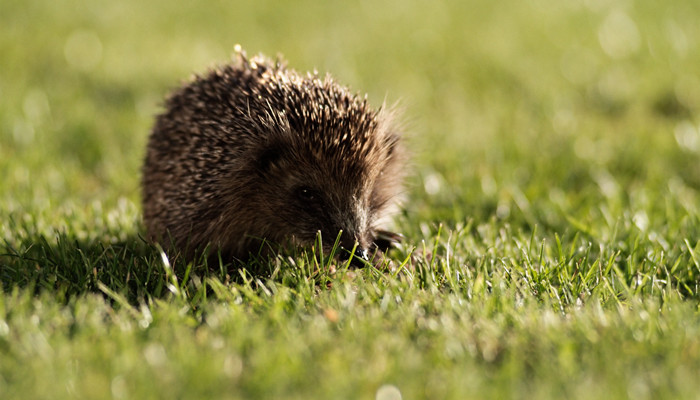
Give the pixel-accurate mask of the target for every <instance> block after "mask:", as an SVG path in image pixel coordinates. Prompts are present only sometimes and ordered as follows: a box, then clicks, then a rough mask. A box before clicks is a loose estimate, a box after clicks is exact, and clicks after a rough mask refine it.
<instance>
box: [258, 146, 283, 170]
mask: <svg viewBox="0 0 700 400" xmlns="http://www.w3.org/2000/svg"><path fill="white" fill-rule="evenodd" d="M282 153H283V148H282V147H281V146H278V145H276V144H272V145H266V146H265V147H263V148H262V149H260V150H259V151H258V153H257V155H256V158H255V168H256V169H257V170H258V171H259V172H261V173H263V174H266V173H268V172H270V170H271V169H272V168H273V167H274V166H275V165H276V164H277V163H278V162H279V160H280V159H281V158H282Z"/></svg>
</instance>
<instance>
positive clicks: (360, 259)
mask: <svg viewBox="0 0 700 400" xmlns="http://www.w3.org/2000/svg"><path fill="white" fill-rule="evenodd" d="M350 257H352V259H351V260H350V265H352V266H353V267H356V268H361V267H364V266H365V264H366V263H367V262H369V252H368V251H367V249H363V248H361V247H359V246H358V247H357V248H355V252H354V253H353V252H352V249H350V250H348V249H346V248H342V249H341V252H340V259H341V260H342V261H347V260H348V259H349V258H350Z"/></svg>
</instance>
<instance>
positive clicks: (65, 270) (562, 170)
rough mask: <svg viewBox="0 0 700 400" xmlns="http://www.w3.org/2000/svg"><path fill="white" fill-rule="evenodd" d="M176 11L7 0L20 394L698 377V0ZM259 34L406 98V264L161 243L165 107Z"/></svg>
mask: <svg viewBox="0 0 700 400" xmlns="http://www.w3.org/2000/svg"><path fill="white" fill-rule="evenodd" d="M173 4H175V3H173V2H167V1H162V0H156V1H150V2H143V1H141V2H137V1H133V0H128V1H119V2H105V1H92V2H88V1H83V2H81V1H77V0H76V1H65V2H51V1H46V0H36V1H34V0H30V1H24V0H22V1H20V0H3V1H2V3H0V178H1V179H0V398H2V399H31V398H47V399H48V398H50V399H74V398H90V399H93V398H116V399H141V398H188V399H190V398H224V399H228V398H230V399H239V398H286V399H308V398H319V399H335V398H347V399H360V398H363V399H372V398H376V399H382V400H387V399H399V398H403V399H421V398H425V399H470V398H474V399H484V398H523V399H532V398H536V399H546V398H552V399H560V398H576V399H589V398H590V399H599V398H634V399H645V398H649V399H652V398H654V399H656V398H698V393H700V380H698V373H700V313H699V308H698V306H699V304H700V302H699V301H700V287H699V285H700V69H699V68H698V67H699V66H700V25H698V24H697V21H698V18H700V3H698V2H697V1H693V0H672V1H666V2H654V1H651V0H641V1H637V2H625V1H619V2H613V1H601V0H582V1H574V0H567V1H560V2H547V1H542V0H533V1H527V2H523V1H517V0H505V1H500V2H491V1H487V0H470V1H467V2H457V1H454V2H431V3H427V2H421V1H413V0H411V1H378V2H368V1H363V2H359V3H357V4H351V3H350V2H345V3H342V2H312V1H300V2H295V3H281V2H273V1H258V2H235V3H234V2H219V1H216V2H207V3H204V2H200V3H195V2H185V4H178V5H173ZM236 44H241V45H242V46H243V48H244V49H245V50H247V52H248V53H249V54H256V53H258V52H262V53H265V54H268V55H272V56H274V55H275V54H277V53H282V54H284V56H285V58H286V59H287V60H288V62H289V65H290V66H292V67H293V68H295V69H297V70H300V71H306V70H313V69H317V70H318V71H320V72H322V73H325V72H326V71H328V72H331V73H332V74H333V75H334V76H335V77H336V78H337V79H338V80H339V81H340V82H342V83H344V84H347V85H349V86H351V87H352V88H353V90H356V91H358V92H361V93H365V92H366V93H367V94H368V98H369V101H370V102H371V103H372V104H374V105H380V104H382V102H384V101H386V102H387V103H390V104H393V103H396V102H397V103H398V104H399V106H400V108H401V109H402V121H403V123H404V126H405V129H406V134H405V137H406V143H407V146H408V148H409V149H410V150H411V153H412V160H411V165H410V168H409V169H410V173H409V179H408V182H407V186H406V200H405V202H404V204H403V208H402V212H401V213H399V214H398V215H396V217H395V219H394V224H395V228H396V229H397V230H398V231H400V232H401V233H403V234H404V236H405V241H404V242H403V243H402V245H401V246H399V247H398V248H396V249H394V250H392V252H391V253H390V254H389V258H390V265H389V266H388V267H387V268H378V269H377V268H375V269H372V268H366V269H347V268H345V267H344V265H335V262H334V261H333V260H328V259H324V258H322V257H320V256H319V255H318V254H313V253H311V252H308V253H301V254H298V255H296V256H294V257H287V256H280V257H278V258H277V259H273V260H269V261H264V262H263V261H260V262H257V263H255V265H251V266H250V268H249V270H248V272H246V270H238V269H226V268H223V267H221V266H218V265H210V264H207V263H206V262H205V261H198V262H193V263H184V262H183V261H181V260H177V259H173V260H169V259H168V258H167V257H163V254H162V253H161V252H160V250H159V249H158V248H157V247H155V246H152V245H150V244H148V243H146V242H145V241H144V240H143V239H142V237H143V235H144V230H143V225H142V223H141V220H140V213H141V211H140V209H141V207H140V203H139V202H140V200H139V199H140V194H139V190H140V189H139V179H140V166H141V162H142V159H143V156H144V149H145V143H146V139H147V137H148V132H149V129H150V126H151V124H152V121H153V117H154V115H155V114H156V113H158V112H159V110H160V104H161V101H162V99H163V97H164V96H165V95H166V94H167V93H168V91H169V90H171V89H172V88H174V87H176V86H177V85H178V84H179V82H182V81H184V80H185V79H187V78H188V77H189V76H190V74H191V73H193V72H202V71H205V70H206V69H207V68H209V67H211V66H213V65H215V64H217V63H222V62H226V60H229V59H230V57H231V55H232V54H233V49H234V45H236ZM332 267H333V268H332ZM250 271H253V272H250Z"/></svg>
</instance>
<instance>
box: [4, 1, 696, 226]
mask: <svg viewBox="0 0 700 400" xmlns="http://www.w3.org/2000/svg"><path fill="white" fill-rule="evenodd" d="M0 7H2V9H1V10H2V12H1V13H0V18H1V20H0V22H1V25H2V27H1V28H0V29H2V35H1V36H0V40H1V41H0V51H1V52H2V54H3V57H2V59H1V60H0V67H1V68H2V71H3V72H2V74H1V76H0V95H1V96H0V102H1V103H0V127H1V128H0V134H1V136H0V146H1V147H0V156H1V159H2V161H0V168H1V170H2V171H3V177H4V179H3V182H2V183H0V185H1V186H0V188H2V193H3V203H4V204H9V207H10V208H12V209H26V208H27V207H30V208H31V207H35V206H36V207H43V206H42V205H41V204H43V203H45V202H47V201H49V202H51V205H50V207H48V208H51V209H54V210H55V209H56V207H57V206H60V205H61V204H63V203H64V202H76V204H79V205H80V204H87V203H90V202H92V201H93V200H98V201H100V202H106V204H113V203H114V202H115V201H116V199H118V198H120V197H124V198H126V199H128V200H129V201H131V202H136V201H137V199H138V191H139V190H138V179H139V178H138V177H139V168H140V163H141V159H142V157H143V149H144V143H145V140H146V137H147V134H148V130H149V128H150V124H151V122H152V119H153V115H154V114H155V113H156V112H158V110H159V104H160V102H161V100H162V98H163V97H164V95H165V94H166V93H167V92H168V90H169V89H171V88H173V87H175V86H177V85H178V83H179V82H181V81H183V80H184V79H186V78H187V77H188V76H189V75H190V74H191V73H192V72H202V71H204V70H205V69H206V68H208V67H210V66H212V65H214V64H216V63H220V62H225V61H226V60H228V59H229V57H230V55H231V53H232V50H233V46H234V44H236V43H240V44H241V45H242V46H243V47H244V49H246V50H247V51H248V52H249V53H251V54H256V53H258V52H263V53H265V54H268V55H275V54H278V53H282V54H284V56H285V57H286V58H287V59H288V61H289V63H290V65H291V66H292V67H294V68H296V69H299V70H302V71H304V70H311V69H314V68H316V69H318V70H319V71H321V72H325V71H332V73H333V74H334V75H335V76H336V77H337V78H338V79H339V80H340V81H341V82H343V83H346V84H348V85H350V86H351V87H352V88H353V89H355V90H357V91H366V92H368V93H369V95H370V99H371V101H372V102H373V103H375V104H381V102H382V101H383V100H385V99H386V101H387V102H389V103H394V102H396V101H399V102H400V104H401V105H402V106H403V107H404V110H405V112H404V114H405V118H404V119H405V121H406V123H407V131H408V134H409V135H410V139H409V140H410V146H411V148H412V149H413V150H414V153H415V166H416V170H417V176H418V178H417V179H416V180H414V181H413V186H411V193H412V196H413V198H414V202H413V203H412V204H411V203H409V204H411V206H410V207H412V208H413V210H412V211H414V212H417V213H418V215H419V216H420V217H421V219H425V218H430V219H433V220H455V221H458V220H462V219H464V218H465V217H467V216H470V215H475V216H477V217H478V218H488V217H489V216H490V215H492V214H493V212H494V211H495V208H498V206H499V205H500V206H501V215H505V214H504V213H508V212H509V208H512V207H511V205H512V203H513V201H512V200H513V198H514V197H517V196H518V194H517V193H511V192H518V191H521V192H523V194H524V195H525V197H526V198H532V199H533V200H535V199H538V198H540V199H541V198H548V197H550V196H554V197H555V198H559V197H563V200H561V201H564V202H565V204H563V206H564V207H567V208H568V211H571V212H574V213H575V212H576V207H577V204H569V203H567V202H566V201H567V200H568V199H569V198H570V197H571V196H568V193H569V191H572V190H580V189H581V188H586V187H589V186H590V185H593V186H595V185H596V184H602V186H604V187H607V188H608V189H610V188H613V189H610V190H607V191H603V192H605V193H602V195H603V196H605V195H606V193H608V194H610V193H612V192H611V190H612V191H614V188H615V187H616V186H614V184H615V183H618V184H619V185H618V186H617V187H618V188H620V189H622V191H626V190H627V189H629V188H630V185H633V184H634V182H635V181H640V180H643V181H644V184H645V185H646V184H647V183H650V184H653V185H659V187H664V185H665V182H666V181H667V180H668V178H671V177H669V176H668V172H669V171H674V172H676V173H677V174H678V176H675V178H678V179H679V182H680V183H682V184H684V185H689V186H690V187H692V188H697V187H698V185H700V173H699V172H698V168H696V161H697V156H696V155H697V150H698V147H699V146H700V144H698V139H697V136H698V125H697V121H696V120H695V119H694V116H695V115H696V114H697V110H698V108H699V107H700V78H699V77H698V74H697V72H696V71H697V68H696V67H697V65H700V64H699V63H700V59H699V58H700V52H699V51H698V43H697V42H698V37H700V32H698V30H699V29H700V28H698V26H697V24H695V20H696V17H697V16H698V15H700V11H699V8H700V6H699V5H698V4H696V3H694V2H692V1H675V2H669V3H664V4H663V5H661V4H658V3H656V2H651V1H642V2H624V1H622V2H607V1H595V0H590V1H565V2H557V4H551V3H550V2H545V1H531V2H516V1H512V2H506V3H498V4H496V3H492V2H487V1H469V2H446V3H443V2H441V3H436V4H430V5H427V4H425V3H423V2H391V1H385V2H359V3H354V4H353V3H340V2H324V3H318V2H300V3H297V4H295V5H294V6H291V5H290V6H286V7H285V6H281V5H279V4H278V3H277V2H265V1H262V2H255V3H247V2H240V3H229V2H210V3H207V4H206V5H205V4H202V3H198V2H184V3H182V4H178V5H171V4H169V3H167V2H158V1H156V2H148V3H144V4H141V3H129V2H119V3H112V2H73V3H70V5H68V4H65V3H61V4H58V3H56V4H54V3H50V2H41V1H28V2H27V1H13V0H8V1H4V2H3V5H2V6H0ZM669 153H672V154H673V156H670V157H669V156H668V154H669ZM639 154H644V156H643V157H638V156H637V155H639ZM669 163H671V164H673V165H668V164H669ZM611 180H612V181H613V182H612V183H610V182H608V183H610V184H609V185H607V186H606V184H605V183H604V182H602V181H606V182H607V181H611ZM532 181H536V182H535V184H531V183H532ZM426 184H427V186H426V187H427V188H428V190H429V192H430V193H429V194H430V195H431V198H430V200H428V196H426V195H425V193H424V190H423V189H424V188H423V187H421V186H425V185H426ZM475 194H478V195H475ZM591 200H595V201H597V200H598V199H595V198H593V199H591ZM572 201H573V202H574V203H575V201H574V200H572ZM35 203H39V204H35ZM2 208H3V210H4V211H5V212H6V210H7V209H8V207H2ZM81 208H82V207H81ZM521 211H522V210H521ZM6 236H7V235H6Z"/></svg>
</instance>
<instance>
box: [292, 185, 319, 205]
mask: <svg viewBox="0 0 700 400" xmlns="http://www.w3.org/2000/svg"><path fill="white" fill-rule="evenodd" d="M295 195H296V198H297V199H299V200H302V201H304V202H312V201H316V200H318V193H316V191H315V190H313V189H311V188H310V187H308V186H300V187H298V188H297V189H296V190H295Z"/></svg>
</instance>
